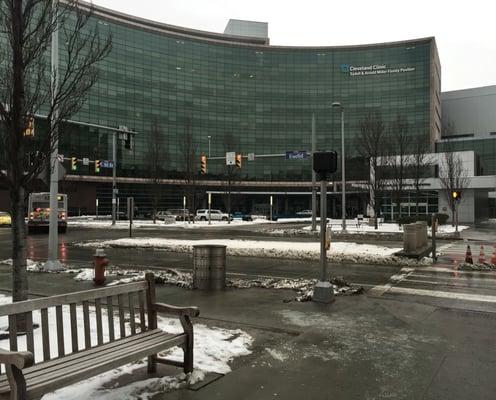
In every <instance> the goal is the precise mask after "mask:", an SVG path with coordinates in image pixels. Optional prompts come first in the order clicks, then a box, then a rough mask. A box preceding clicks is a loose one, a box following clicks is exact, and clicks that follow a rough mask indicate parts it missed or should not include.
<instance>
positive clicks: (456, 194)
mask: <svg viewBox="0 0 496 400" xmlns="http://www.w3.org/2000/svg"><path fill="white" fill-rule="evenodd" d="M451 198H452V199H453V200H455V201H458V200H460V199H461V198H462V192H460V191H459V190H452V191H451Z"/></svg>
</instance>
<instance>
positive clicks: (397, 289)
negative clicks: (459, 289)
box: [374, 285, 496, 303]
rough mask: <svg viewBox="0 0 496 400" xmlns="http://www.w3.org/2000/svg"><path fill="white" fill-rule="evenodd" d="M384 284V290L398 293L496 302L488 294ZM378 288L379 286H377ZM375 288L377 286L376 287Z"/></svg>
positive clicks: (495, 299)
mask: <svg viewBox="0 0 496 400" xmlns="http://www.w3.org/2000/svg"><path fill="white" fill-rule="evenodd" d="M387 286H388V285H384V286H383V287H384V289H385V290H384V292H383V293H385V292H388V293H397V294H411V295H416V296H427V297H439V298H444V299H452V300H468V301H477V302H481V303H496V296H491V295H486V294H479V295H478V294H470V293H454V292H443V291H439V290H427V289H412V288H405V287H397V286H395V287H389V288H387ZM376 288H378V287H377V286H376ZM374 289H375V288H374Z"/></svg>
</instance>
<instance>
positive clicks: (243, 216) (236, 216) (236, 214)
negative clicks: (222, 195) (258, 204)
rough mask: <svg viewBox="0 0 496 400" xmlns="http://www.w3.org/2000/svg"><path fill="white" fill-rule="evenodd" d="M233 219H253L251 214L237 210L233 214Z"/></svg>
mask: <svg viewBox="0 0 496 400" xmlns="http://www.w3.org/2000/svg"><path fill="white" fill-rule="evenodd" d="M232 219H240V220H242V221H253V218H252V216H251V214H247V213H244V212H241V211H236V212H234V213H233V215H232Z"/></svg>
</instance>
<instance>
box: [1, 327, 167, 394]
mask: <svg viewBox="0 0 496 400" xmlns="http://www.w3.org/2000/svg"><path fill="white" fill-rule="evenodd" d="M164 335H167V334H166V333H165V332H163V331H162V330H160V329H155V330H153V331H147V332H145V333H143V334H139V335H135V336H128V337H127V338H124V339H118V340H115V341H113V342H110V343H106V344H104V345H103V346H97V347H93V348H91V349H89V350H85V351H80V352H78V353H71V354H67V355H66V356H64V357H61V358H54V359H52V360H50V361H46V362H42V363H39V364H35V365H34V366H32V367H29V368H26V369H24V370H23V373H24V375H25V377H26V379H28V378H30V379H33V378H34V377H37V376H42V375H44V374H45V373H48V372H53V371H56V370H62V369H63V368H65V367H64V366H65V365H66V363H68V362H74V363H77V362H79V361H81V360H84V359H85V358H86V357H96V355H97V354H98V353H102V352H112V351H114V350H115V349H119V348H120V346H129V347H130V346H133V345H135V344H137V343H146V342H147V341H148V340H152V339H154V338H156V337H159V336H160V337H162V336H164ZM172 336H175V335H172ZM5 384H6V385H8V384H7V383H5ZM2 385H3V384H0V393H2V387H3V386H2Z"/></svg>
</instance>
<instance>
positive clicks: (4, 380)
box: [0, 273, 199, 400]
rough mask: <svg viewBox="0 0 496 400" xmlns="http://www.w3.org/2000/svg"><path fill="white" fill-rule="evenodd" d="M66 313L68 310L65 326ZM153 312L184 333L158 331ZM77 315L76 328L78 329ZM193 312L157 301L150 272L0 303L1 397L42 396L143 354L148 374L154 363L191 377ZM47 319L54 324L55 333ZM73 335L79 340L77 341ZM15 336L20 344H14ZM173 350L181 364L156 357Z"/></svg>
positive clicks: (189, 308)
mask: <svg viewBox="0 0 496 400" xmlns="http://www.w3.org/2000/svg"><path fill="white" fill-rule="evenodd" d="M81 306H82V307H81ZM64 308H65V309H66V311H67V310H68V311H69V312H68V314H69V315H67V313H66V321H65V322H64V311H63V309H64ZM38 310H39V313H40V314H41V323H40V325H41V327H40V328H38V329H41V339H42V341H41V343H42V345H41V347H42V348H41V349H37V350H38V353H39V354H40V355H41V358H42V360H36V361H35V357H34V354H35V335H34V333H33V312H35V313H37V312H38ZM49 310H50V311H51V312H50V313H49ZM90 310H91V312H90ZM81 311H82V312H81ZM93 312H94V313H93ZM157 312H164V313H169V314H174V315H176V316H178V317H179V320H180V322H181V325H182V328H183V332H181V333H179V334H169V333H166V332H163V331H162V330H161V329H158V328H157ZM53 314H55V315H53ZM81 314H82V324H81V323H80V326H79V327H78V324H77V320H78V315H79V316H81ZM105 314H106V316H105ZM198 315H199V311H198V308H196V307H174V306H171V305H168V304H162V303H157V302H156V301H155V277H154V275H153V274H152V273H148V274H146V277H145V280H144V281H141V282H134V283H129V284H124V285H117V286H111V287H107V288H102V289H93V290H88V291H84V292H77V293H70V294H63V295H58V296H52V297H46V298H39V299H33V300H27V301H21V302H17V303H12V304H5V305H1V306H0V316H8V321H9V327H10V328H9V343H10V351H6V350H0V365H2V364H4V365H5V371H6V375H0V398H1V399H3V398H10V399H16V400H20V399H23V400H24V399H36V398H40V397H41V396H42V395H43V394H45V393H47V392H51V391H53V390H56V389H58V388H61V387H63V386H67V385H71V384H73V383H75V382H79V381H81V380H84V379H86V378H89V377H91V376H94V375H98V374H100V373H102V372H105V371H108V370H112V369H114V368H117V367H119V366H122V365H124V364H127V363H130V362H133V361H137V360H140V359H142V358H145V357H148V372H149V373H153V372H156V368H157V363H162V364H170V365H174V366H178V367H182V368H183V369H184V372H186V373H188V372H192V370H193V325H192V323H191V319H190V318H191V317H196V316H198ZM35 316H38V314H35ZM49 317H52V318H51V319H50V320H52V321H54V322H55V324H52V326H53V327H54V329H53V330H52V329H50V324H49ZM67 317H69V318H67ZM17 318H24V319H25V325H26V332H25V334H23V335H22V336H21V335H19V336H18V335H17V334H18V332H17V328H16V327H17V326H19V324H18V323H17ZM68 321H70V323H68ZM91 322H92V324H91ZM95 322H96V324H95ZM64 325H67V326H64ZM91 325H93V327H92V326H91ZM95 325H96V332H95ZM92 328H93V333H94V334H93V340H92ZM104 328H106V329H104ZM35 329H36V326H35ZM78 331H79V334H80V335H81V337H82V338H84V343H80V342H78ZM95 333H96V335H95ZM52 335H55V337H56V339H57V340H56V343H57V349H53V348H52V349H51V348H50V337H53V336H52ZM20 338H25V340H24V339H23V340H21V341H19V339H20ZM69 342H70V343H69ZM95 342H96V343H95ZM20 343H26V348H22V349H21V348H19V347H20ZM174 346H180V347H182V349H183V351H184V359H183V362H178V361H173V360H167V359H165V358H162V357H159V356H158V353H159V352H161V351H164V350H167V349H169V348H171V347H174Z"/></svg>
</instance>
